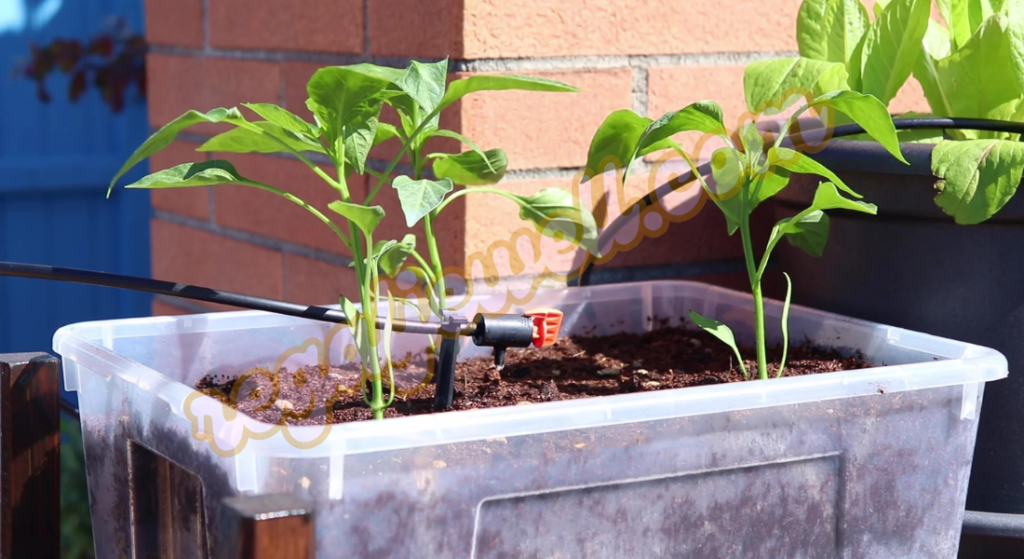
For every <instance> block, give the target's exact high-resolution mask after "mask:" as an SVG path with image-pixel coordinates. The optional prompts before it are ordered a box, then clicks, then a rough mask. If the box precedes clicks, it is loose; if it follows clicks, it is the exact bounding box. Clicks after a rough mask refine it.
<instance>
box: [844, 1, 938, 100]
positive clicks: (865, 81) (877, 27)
mask: <svg viewBox="0 0 1024 559" xmlns="http://www.w3.org/2000/svg"><path fill="white" fill-rule="evenodd" d="M930 12H931V0H892V2H890V3H889V4H888V5H887V6H886V7H885V9H884V10H883V11H882V14H881V15H879V16H878V17H877V18H876V19H875V21H874V23H872V24H871V27H870V29H868V32H867V34H866V35H865V36H864V45H863V47H862V51H861V63H860V84H859V85H860V91H861V92H863V93H867V94H869V95H874V96H875V97H877V98H878V99H879V100H880V101H881V102H882V103H883V104H886V105H888V103H889V101H890V100H891V99H892V98H893V97H895V96H896V93H897V92H898V91H899V90H900V88H901V87H903V84H904V83H905V82H906V81H907V78H908V77H910V72H911V71H912V70H913V69H914V64H915V63H916V62H917V57H918V55H919V54H920V53H921V49H922V46H921V40H922V39H923V38H924V34H925V31H926V30H927V29H928V19H929V14H930Z"/></svg>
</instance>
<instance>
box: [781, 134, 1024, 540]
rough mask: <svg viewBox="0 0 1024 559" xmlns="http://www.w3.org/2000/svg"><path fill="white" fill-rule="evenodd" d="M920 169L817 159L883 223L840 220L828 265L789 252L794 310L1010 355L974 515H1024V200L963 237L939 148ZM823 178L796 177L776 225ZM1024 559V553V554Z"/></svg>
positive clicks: (856, 151) (868, 159)
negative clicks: (951, 211) (940, 177)
mask: <svg viewBox="0 0 1024 559" xmlns="http://www.w3.org/2000/svg"><path fill="white" fill-rule="evenodd" d="M900 148H901V150H902V151H903V154H904V156H905V157H906V158H907V160H908V161H909V162H910V165H904V164H903V163H900V162H899V161H897V160H896V159H895V158H893V157H892V156H891V155H889V154H888V153H887V152H886V151H885V150H884V149H883V148H882V147H881V146H879V145H878V144H875V143H873V142H851V141H833V142H831V143H830V144H829V145H828V147H826V148H825V149H824V150H822V151H821V152H820V153H818V154H815V155H813V157H814V158H815V159H817V160H818V161H820V162H822V163H823V164H825V165H826V166H827V167H828V168H830V169H833V170H834V171H835V172H836V173H838V174H839V176H840V178H842V179H843V181H844V182H846V183H847V184H849V185H850V187H851V188H853V189H854V190H856V191H857V192H859V193H861V194H863V195H864V199H865V200H867V201H870V202H872V203H875V204H877V205H878V216H877V217H868V218H864V217H858V216H854V215H852V214H850V213H843V212H836V213H835V214H834V215H832V225H831V231H830V233H829V243H828V247H826V249H825V253H824V255H823V256H822V257H821V258H812V257H810V256H807V255H805V254H804V253H802V252H801V251H799V250H794V249H792V248H791V247H789V245H788V243H782V244H780V245H779V246H780V248H781V249H782V250H781V251H779V255H778V256H779V260H780V267H781V268H782V269H784V270H786V271H787V272H788V273H789V274H790V275H791V276H792V277H793V284H794V286H796V289H794V299H795V300H796V302H798V303H801V304H804V305H810V306H813V307H815V308H818V309H823V310H827V311H831V312H837V313H842V314H849V315H853V316H856V317H858V318H864V319H867V320H872V321H877V322H882V323H885V324H894V325H897V326H901V327H904V328H911V329H914V330H920V331H924V332H930V333H933V334H938V335H940V336H947V337H950V338H954V339H957V340H964V341H968V342H971V343H976V344H982V345H985V346H987V347H992V348H995V349H996V350H998V351H999V352H1001V353H1003V354H1004V355H1005V356H1006V358H1007V359H1008V360H1009V362H1010V364H1011V370H1012V371H1013V374H1011V375H1010V377H1009V379H1007V381H1006V382H1001V383H998V384H997V385H996V386H993V387H992V389H991V390H990V391H989V393H988V399H987V403H986V405H985V412H984V413H983V414H982V416H981V423H980V427H979V431H978V445H977V450H976V452H975V463H974V470H973V476H972V478H971V484H970V490H969V491H968V496H967V507H968V508H969V509H971V510H977V511H986V512H1002V513H1016V514H1022V513H1024V440H1022V439H1021V438H1020V437H1019V426H1020V425H1021V424H1022V423H1024V406H1022V405H1021V402H1022V398H1024V374H1022V373H1024V335H1022V334H1024V290H1022V289H1021V288H1020V286H1021V285H1022V284H1024V259H1022V258H1018V257H1016V255H1017V254H1018V253H1019V250H1020V246H1021V245H1022V244H1024V226H1022V223H1024V196H1016V197H1014V198H1013V199H1012V200H1010V202H1009V203H1007V205H1006V206H1005V207H1004V208H1003V209H1002V210H1001V211H1000V212H999V213H998V214H996V215H995V216H994V217H993V218H992V219H990V220H988V221H986V222H984V223H981V224H978V225H970V226H963V225H957V224H956V223H954V222H953V218H951V217H949V216H946V215H945V214H943V213H942V211H941V210H940V209H939V208H938V206H936V205H935V202H934V201H933V198H934V197H935V180H936V179H935V176H933V175H932V172H931V152H932V149H933V148H934V145H929V144H902V145H901V146H900ZM818 182H820V179H819V177H809V176H803V175H794V177H793V181H792V184H791V185H790V187H789V188H786V189H785V190H783V191H782V192H780V193H779V195H778V196H776V198H775V200H777V201H778V203H777V205H776V208H777V210H778V212H777V213H778V215H777V217H785V216H789V215H793V214H794V213H796V212H797V211H799V210H801V209H803V208H805V207H806V206H807V202H808V201H810V199H811V197H812V196H813V195H814V187H815V186H816V185H817V184H818ZM1018 553H1019V554H1020V555H1021V556H1024V542H1022V545H1021V547H1020V548H1019V549H1018Z"/></svg>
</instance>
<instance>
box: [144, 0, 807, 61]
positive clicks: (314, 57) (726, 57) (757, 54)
mask: <svg viewBox="0 0 1024 559" xmlns="http://www.w3.org/2000/svg"><path fill="white" fill-rule="evenodd" d="M204 1H208V0H204ZM366 1H369V0H366ZM367 29H368V27H367ZM364 32H365V33H368V31H364ZM367 41H368V36H367V37H364V45H363V48H364V51H365V50H366V49H367V48H368V44H367ZM150 51H151V52H154V53H157V54H170V55H197V54H203V55H206V56H210V57H219V58H234V59H241V60H271V61H297V62H321V63H325V64H357V63H360V62H372V63H374V64H378V65H381V66H392V67H400V68H401V67H405V66H408V65H409V63H410V62H411V61H412V60H419V61H420V62H438V61H440V60H442V59H441V58H437V57H422V58H421V57H408V56H374V55H373V54H372V53H370V52H363V53H361V54H344V53H332V52H312V51H281V50H255V49H254V50H244V49H218V48H212V47H209V46H208V45H207V47H205V48H203V49H195V48H190V47H182V46H174V45H152V46H151V47H150ZM796 55H797V53H796V52H794V51H750V52H712V53H681V54H631V55H572V56H553V57H530V58H480V59H453V60H450V61H449V66H448V71H449V73H454V72H530V71H566V70H602V69H613V68H652V67H658V66H743V65H746V64H749V63H751V62H757V61H759V60H767V59H772V58H780V57H789V56H796Z"/></svg>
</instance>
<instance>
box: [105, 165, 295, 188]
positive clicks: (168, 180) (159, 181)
mask: <svg viewBox="0 0 1024 559" xmlns="http://www.w3.org/2000/svg"><path fill="white" fill-rule="evenodd" d="M218 184H240V185H245V186H257V187H260V188H264V189H268V188H269V189H273V190H277V189H276V188H273V187H271V186H267V185H265V184H262V183H258V182H256V181H252V180H249V179H247V178H245V177H243V176H242V175H239V174H238V171H236V170H235V166H234V165H232V164H231V162H229V161H224V160H223V159H214V160H212V161H203V162H201V163H183V164H181V165H176V166H174V167H171V168H170V169H164V170H163V171H157V172H156V173H153V174H151V175H147V176H145V177H142V178H141V179H139V180H138V181H136V182H134V183H132V184H129V185H127V186H125V188H147V189H154V188H184V187H190V186H214V185H218Z"/></svg>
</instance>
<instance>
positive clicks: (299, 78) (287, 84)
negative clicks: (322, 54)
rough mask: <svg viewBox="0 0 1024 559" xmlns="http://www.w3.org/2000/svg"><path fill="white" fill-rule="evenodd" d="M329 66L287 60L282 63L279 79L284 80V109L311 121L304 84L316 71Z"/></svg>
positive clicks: (311, 114) (311, 116)
mask: <svg viewBox="0 0 1024 559" xmlns="http://www.w3.org/2000/svg"><path fill="white" fill-rule="evenodd" d="M325 66H330V64H323V63H320V62H296V61H292V60H288V61H285V62H284V67H283V69H282V71H281V77H282V79H284V108H286V109H288V110H289V111H291V112H293V113H295V114H297V115H299V116H301V117H302V118H304V119H306V120H307V121H308V122H315V121H314V120H313V113H311V112H309V109H307V108H306V99H308V98H309V95H308V94H307V93H306V83H307V82H308V81H309V78H311V77H313V74H314V73H316V71H317V70H319V69H320V68H323V67H325Z"/></svg>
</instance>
